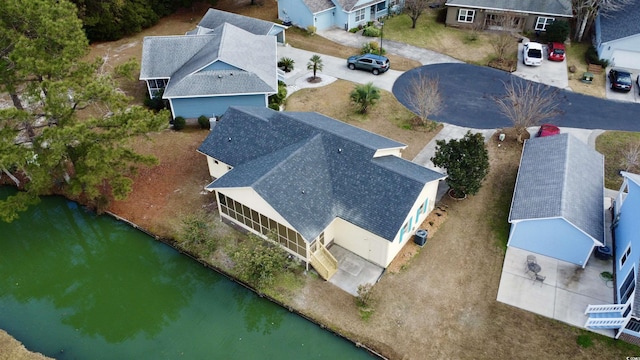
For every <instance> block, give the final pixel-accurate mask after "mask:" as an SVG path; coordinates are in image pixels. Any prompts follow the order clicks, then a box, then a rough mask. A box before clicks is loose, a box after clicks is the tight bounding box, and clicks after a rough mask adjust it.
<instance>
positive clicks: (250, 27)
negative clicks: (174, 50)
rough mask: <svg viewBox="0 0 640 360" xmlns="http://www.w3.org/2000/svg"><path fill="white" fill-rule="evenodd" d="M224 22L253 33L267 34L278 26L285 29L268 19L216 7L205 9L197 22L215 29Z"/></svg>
mask: <svg viewBox="0 0 640 360" xmlns="http://www.w3.org/2000/svg"><path fill="white" fill-rule="evenodd" d="M224 23H229V24H233V25H235V26H237V27H239V28H241V29H242V30H245V31H248V32H250V33H252V34H255V35H269V31H271V29H272V28H273V27H280V28H282V29H283V30H284V29H285V27H284V26H282V25H279V24H276V23H272V22H270V21H265V20H261V19H256V18H252V17H249V16H244V15H238V14H234V13H230V12H226V11H222V10H216V9H209V10H207V13H206V14H204V16H203V17H202V20H200V22H199V23H198V26H200V27H203V28H207V29H215V28H217V27H218V26H220V25H222V24H224Z"/></svg>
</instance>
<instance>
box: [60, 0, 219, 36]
mask: <svg viewBox="0 0 640 360" xmlns="http://www.w3.org/2000/svg"><path fill="white" fill-rule="evenodd" d="M71 2H72V3H74V4H75V5H76V7H77V8H78V17H79V18H80V20H81V21H82V27H83V29H84V31H85V33H86V35H87V38H88V39H89V41H90V42H94V41H112V40H118V39H120V38H122V37H124V36H127V35H131V34H135V33H138V32H140V31H141V30H142V29H146V28H148V27H151V26H153V25H155V24H156V23H157V22H158V20H160V18H162V17H163V16H167V15H171V14H173V13H174V12H175V11H176V10H178V9H180V8H185V7H189V6H192V5H193V4H194V3H196V2H201V1H195V0H71ZM208 2H209V3H211V4H212V5H213V4H214V3H215V0H209V1H208Z"/></svg>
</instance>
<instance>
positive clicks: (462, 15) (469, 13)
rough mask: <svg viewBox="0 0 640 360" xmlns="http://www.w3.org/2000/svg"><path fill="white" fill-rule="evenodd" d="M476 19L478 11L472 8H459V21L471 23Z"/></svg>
mask: <svg viewBox="0 0 640 360" xmlns="http://www.w3.org/2000/svg"><path fill="white" fill-rule="evenodd" d="M469 18H471V20H469ZM475 19H476V11H475V10H472V9H460V10H458V22H461V23H468V24H471V23H473V21H474V20H475Z"/></svg>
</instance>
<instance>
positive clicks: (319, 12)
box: [311, 5, 337, 16]
mask: <svg viewBox="0 0 640 360" xmlns="http://www.w3.org/2000/svg"><path fill="white" fill-rule="evenodd" d="M336 8H337V6H335V5H334V6H333V7H330V8H328V9H324V10H320V11H318V12H314V13H311V15H313V16H315V15H318V14H322V13H323V12H327V11H329V10H335V9H336Z"/></svg>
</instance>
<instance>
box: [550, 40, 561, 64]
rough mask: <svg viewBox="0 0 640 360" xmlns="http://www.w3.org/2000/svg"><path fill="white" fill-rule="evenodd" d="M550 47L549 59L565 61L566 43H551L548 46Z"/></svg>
mask: <svg viewBox="0 0 640 360" xmlns="http://www.w3.org/2000/svg"><path fill="white" fill-rule="evenodd" d="M547 48H548V49H549V57H548V59H549V60H551V61H564V56H565V54H564V52H565V48H564V44H562V43H558V42H552V43H549V45H548V46H547Z"/></svg>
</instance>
